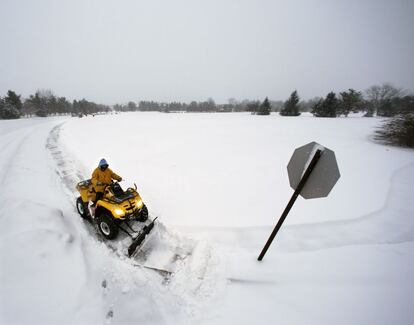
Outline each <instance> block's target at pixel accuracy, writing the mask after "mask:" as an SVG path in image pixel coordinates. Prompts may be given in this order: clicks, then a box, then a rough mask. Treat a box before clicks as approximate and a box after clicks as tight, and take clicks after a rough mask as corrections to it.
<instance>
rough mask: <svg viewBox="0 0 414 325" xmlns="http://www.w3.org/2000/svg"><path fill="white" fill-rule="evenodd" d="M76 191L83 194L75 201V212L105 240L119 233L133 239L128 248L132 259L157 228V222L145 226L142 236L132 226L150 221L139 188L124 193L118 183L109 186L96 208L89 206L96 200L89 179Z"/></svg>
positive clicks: (78, 186)
mask: <svg viewBox="0 0 414 325" xmlns="http://www.w3.org/2000/svg"><path fill="white" fill-rule="evenodd" d="M76 189H77V190H78V191H79V193H80V197H78V198H77V200H76V208H77V210H78V212H79V214H80V216H81V217H82V218H84V219H86V220H89V221H92V222H93V223H95V224H96V225H97V227H98V229H99V230H100V232H101V233H102V235H103V236H104V237H105V238H106V239H114V238H116V237H117V236H118V232H119V230H121V231H123V232H124V233H126V234H127V235H128V236H130V237H131V238H132V244H131V245H130V247H129V248H128V254H129V256H131V255H132V254H133V253H134V252H135V249H136V248H137V247H138V246H139V245H140V244H141V243H142V241H143V240H144V239H145V236H146V235H147V234H149V232H150V231H151V230H152V228H153V227H154V221H155V219H156V218H155V219H154V220H153V221H152V222H151V223H149V224H148V225H145V226H144V227H143V228H142V230H141V231H140V232H138V231H136V230H134V229H133V228H132V227H131V225H130V223H131V222H133V221H140V222H145V221H146V220H147V219H148V209H147V207H146V206H145V204H144V202H143V201H142V199H141V196H140V195H139V193H138V192H137V187H136V185H135V188H132V187H130V188H128V189H127V190H126V191H124V190H123V189H122V188H121V186H120V185H119V183H118V182H112V183H110V184H107V186H106V187H105V189H104V195H103V198H102V199H100V200H98V201H97V202H96V204H95V205H94V206H91V205H90V204H89V203H90V202H91V201H93V200H95V197H96V193H95V192H94V190H93V187H92V182H91V180H90V179H88V180H85V181H82V182H79V183H78V184H77V186H76ZM123 225H125V226H126V227H127V228H128V229H126V228H125V227H123Z"/></svg>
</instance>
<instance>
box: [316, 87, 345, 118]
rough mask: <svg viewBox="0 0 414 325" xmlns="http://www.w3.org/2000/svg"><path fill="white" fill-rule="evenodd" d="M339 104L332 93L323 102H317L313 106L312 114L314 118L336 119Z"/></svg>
mask: <svg viewBox="0 0 414 325" xmlns="http://www.w3.org/2000/svg"><path fill="white" fill-rule="evenodd" d="M338 107H339V102H338V99H337V98H336V95H335V93H334V92H330V93H329V94H328V95H326V98H325V99H324V100H323V101H319V102H318V103H316V104H315V106H313V109H312V114H313V115H314V116H316V117H336V116H337V112H338Z"/></svg>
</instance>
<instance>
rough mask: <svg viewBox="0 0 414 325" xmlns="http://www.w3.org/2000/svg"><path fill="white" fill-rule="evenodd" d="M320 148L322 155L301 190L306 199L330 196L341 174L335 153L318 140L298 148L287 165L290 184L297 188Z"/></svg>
mask: <svg viewBox="0 0 414 325" xmlns="http://www.w3.org/2000/svg"><path fill="white" fill-rule="evenodd" d="M318 149H319V150H321V157H320V158H319V160H318V163H317V164H316V165H315V167H314V169H313V171H312V173H311V174H310V176H309V178H308V180H307V181H306V183H305V185H304V186H303V188H302V190H301V191H300V195H301V196H302V197H303V198H305V199H315V198H320V197H326V196H328V194H329V192H330V191H331V190H332V188H333V187H334V185H335V184H336V182H337V181H338V179H339V177H340V176H341V175H340V173H339V169H338V164H337V163H336V159H335V153H334V152H333V151H332V150H329V149H328V148H324V147H322V146H321V145H319V144H318V143H316V142H311V143H308V144H307V145H304V146H302V147H299V148H297V149H296V150H295V152H294V153H293V155H292V158H290V161H289V164H288V166H287V170H288V174H289V182H290V186H291V187H292V188H293V189H294V190H296V188H297V186H298V184H299V182H300V180H301V178H302V176H303V174H304V172H305V170H306V168H307V167H308V165H309V163H310V161H311V160H312V158H313V156H314V155H315V153H316V151H317V150H318Z"/></svg>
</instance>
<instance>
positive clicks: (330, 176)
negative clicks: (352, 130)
mask: <svg viewBox="0 0 414 325" xmlns="http://www.w3.org/2000/svg"><path fill="white" fill-rule="evenodd" d="M287 169H288V174H289V182H290V186H291V187H292V188H293V189H294V190H295V192H294V193H293V195H292V197H291V198H290V201H289V203H288V204H287V206H286V208H285V210H284V211H283V213H282V215H281V217H280V218H279V221H278V222H277V224H276V226H275V228H274V229H273V231H272V233H271V234H270V237H269V239H268V240H267V242H266V244H265V246H264V247H263V249H262V251H261V253H260V255H259V257H258V258H257V259H258V260H259V261H261V260H262V259H263V257H264V256H265V254H266V252H267V250H268V249H269V247H270V245H271V244H272V241H273V239H274V238H275V237H276V234H277V232H278V231H279V229H280V227H282V224H283V222H284V221H285V219H286V217H287V215H288V214H289V211H290V209H291V208H292V206H293V204H294V203H295V201H296V199H297V198H298V196H299V194H300V195H302V197H304V198H305V199H313V198H318V197H325V196H327V195H328V194H329V192H330V191H331V190H332V188H333V187H334V185H335V184H336V182H337V181H338V179H339V177H340V174H339V169H338V164H337V163H336V159H335V154H334V152H333V151H332V150H329V149H327V148H325V147H323V146H321V145H320V144H318V143H316V142H311V143H308V144H307V145H304V146H302V147H299V148H297V149H296V150H295V152H294V153H293V156H292V158H291V159H290V161H289V164H288V167H287Z"/></svg>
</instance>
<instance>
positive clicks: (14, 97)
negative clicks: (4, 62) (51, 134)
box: [0, 83, 414, 119]
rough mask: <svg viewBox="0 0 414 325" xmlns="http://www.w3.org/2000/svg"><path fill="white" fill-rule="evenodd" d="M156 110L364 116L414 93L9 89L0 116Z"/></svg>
mask: <svg viewBox="0 0 414 325" xmlns="http://www.w3.org/2000/svg"><path fill="white" fill-rule="evenodd" d="M112 110H114V111H120V112H126V111H142V112H147V111H157V112H165V113H170V112H251V113H252V114H257V115H269V114H270V113H271V112H278V113H279V114H280V115H282V116H299V115H300V114H301V113H302V112H311V113H312V114H313V115H314V116H316V117H338V116H348V115H349V114H350V113H356V112H363V113H364V116H367V117H372V116H375V115H376V116H384V117H391V116H395V115H398V114H406V113H409V112H414V96H413V95H410V94H408V93H407V92H405V91H404V90H402V89H400V88H396V87H394V86H393V85H391V84H388V83H385V84H382V85H374V86H371V87H370V88H368V89H367V90H365V91H364V92H361V91H357V90H354V89H348V90H346V91H343V92H339V93H338V94H336V93H334V92H330V93H328V94H327V95H326V96H325V97H315V98H313V99H310V100H301V99H300V97H299V94H298V91H297V90H294V91H293V92H292V94H291V95H290V97H289V98H288V99H287V100H285V101H281V100H278V101H274V100H269V99H268V98H267V97H266V98H265V99H264V100H263V101H262V102H261V101H259V100H249V99H245V100H242V101H238V100H236V99H234V98H230V99H229V100H228V103H226V104H216V103H215V101H214V100H213V99H212V98H209V99H207V100H206V101H199V102H196V101H192V102H190V103H183V102H170V103H162V102H157V101H140V102H137V103H136V102H133V101H130V102H128V103H127V104H116V105H114V106H112V107H110V106H108V105H102V104H96V103H94V102H92V101H88V100H86V99H81V100H73V101H69V100H67V99H66V98H65V97H59V96H56V95H55V94H53V92H52V91H51V90H38V91H36V93H35V94H33V95H30V96H29V98H26V99H22V97H21V95H18V94H16V92H14V91H12V90H9V91H8V92H7V94H6V95H5V96H4V97H0V118H2V119H13V118H19V117H20V116H33V115H36V116H49V115H61V114H72V115H76V116H79V115H80V116H82V115H87V114H96V113H98V112H108V111H112Z"/></svg>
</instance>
